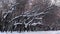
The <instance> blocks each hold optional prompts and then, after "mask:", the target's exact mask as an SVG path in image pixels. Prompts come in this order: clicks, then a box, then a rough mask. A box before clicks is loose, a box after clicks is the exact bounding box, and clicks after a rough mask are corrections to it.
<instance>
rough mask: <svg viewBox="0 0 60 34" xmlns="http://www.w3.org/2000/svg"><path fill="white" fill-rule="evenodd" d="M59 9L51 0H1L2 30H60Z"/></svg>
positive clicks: (0, 23)
mask: <svg viewBox="0 0 60 34" xmlns="http://www.w3.org/2000/svg"><path fill="white" fill-rule="evenodd" d="M59 11H60V8H59V7H57V6H55V5H51V4H50V0H0V31H47V30H59V29H60V19H59V18H60V12H59Z"/></svg>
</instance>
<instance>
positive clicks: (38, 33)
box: [0, 31, 60, 34]
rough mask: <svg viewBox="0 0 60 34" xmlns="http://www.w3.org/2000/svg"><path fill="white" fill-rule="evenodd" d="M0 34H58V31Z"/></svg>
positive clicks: (0, 33) (1, 33) (7, 33)
mask: <svg viewBox="0 0 60 34" xmlns="http://www.w3.org/2000/svg"><path fill="white" fill-rule="evenodd" d="M0 34H60V31H35V32H21V33H19V32H12V33H11V32H0Z"/></svg>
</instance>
